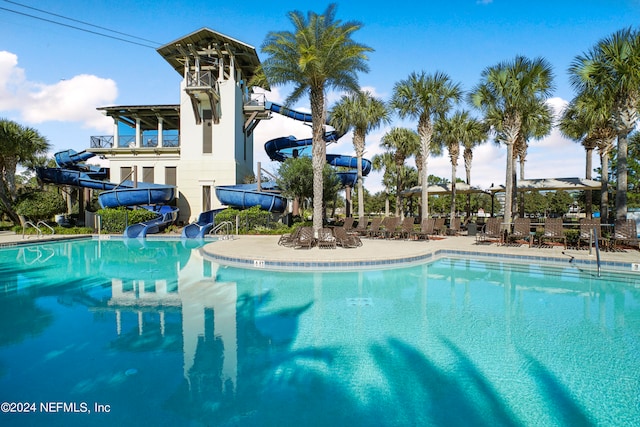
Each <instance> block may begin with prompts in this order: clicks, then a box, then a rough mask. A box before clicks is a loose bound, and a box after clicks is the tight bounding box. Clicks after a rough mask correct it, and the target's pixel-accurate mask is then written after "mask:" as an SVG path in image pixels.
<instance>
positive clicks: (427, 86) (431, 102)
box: [390, 72, 462, 216]
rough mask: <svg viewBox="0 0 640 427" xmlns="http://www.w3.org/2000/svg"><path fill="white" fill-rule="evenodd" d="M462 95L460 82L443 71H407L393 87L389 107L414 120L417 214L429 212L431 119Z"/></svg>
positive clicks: (439, 114) (442, 115)
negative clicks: (417, 160)
mask: <svg viewBox="0 0 640 427" xmlns="http://www.w3.org/2000/svg"><path fill="white" fill-rule="evenodd" d="M461 96H462V89H461V88H460V85H459V84H457V83H454V82H453V81H452V80H451V78H449V76H448V75H447V74H445V73H441V72H436V73H434V74H425V73H424V72H421V73H415V72H414V73H411V74H410V75H409V77H407V78H406V79H405V80H401V81H399V82H398V83H396V84H395V85H394V87H393V95H392V96H391V101H390V105H391V108H393V109H395V110H396V111H397V112H398V115H399V116H400V118H402V119H404V118H412V119H417V120H418V135H419V136H420V155H421V160H422V165H421V167H419V169H420V172H421V175H422V179H421V184H422V194H421V201H420V207H421V214H422V215H423V216H424V215H429V191H428V189H427V187H428V186H427V185H426V183H427V177H428V176H429V172H428V169H427V164H428V162H429V154H430V150H431V138H432V136H433V125H434V122H435V121H437V120H439V119H441V118H442V117H444V116H445V115H446V113H447V112H448V111H449V110H450V109H451V107H452V105H453V104H454V103H457V102H458V101H459V100H460V98H461Z"/></svg>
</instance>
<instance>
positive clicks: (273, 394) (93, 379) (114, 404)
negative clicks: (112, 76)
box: [0, 239, 640, 426]
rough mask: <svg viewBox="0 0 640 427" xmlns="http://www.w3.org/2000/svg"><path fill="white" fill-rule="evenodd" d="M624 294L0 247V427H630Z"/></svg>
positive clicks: (623, 289) (638, 286)
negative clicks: (532, 426)
mask: <svg viewBox="0 0 640 427" xmlns="http://www.w3.org/2000/svg"><path fill="white" fill-rule="evenodd" d="M213 244H215V243H213ZM639 282H640V280H639V278H638V276H637V275H635V276H625V275H621V274H612V273H606V274H603V277H601V278H597V277H594V275H593V274H592V273H591V272H581V271H580V270H579V269H578V268H575V267H572V266H568V267H565V268H559V267H542V266H539V265H517V264H509V263H501V262H484V261H478V260H472V259H464V258H442V259H438V260H436V261H434V262H430V263H425V264H422V265H412V266H407V267H404V268H395V269H387V270H364V271H347V272H312V273H301V272H296V273H287V272H273V271H264V270H250V269H241V268H236V267H226V266H222V265H218V264H216V263H215V262H211V261H209V260H207V259H206V258H205V257H204V256H203V254H202V251H201V250H200V248H198V247H192V248H190V247H184V246H183V243H182V242H181V241H179V240H156V239H150V240H147V241H145V242H139V241H137V240H130V241H125V240H121V239H116V240H91V239H87V240H81V241H75V242H58V243H51V244H44V245H39V246H35V245H33V246H18V247H14V248H7V249H2V250H0V318H1V319H2V322H1V324H2V326H3V327H2V328H0V402H9V404H10V405H9V406H5V405H4V404H3V409H2V410H3V413H0V424H1V425H29V424H31V425H65V426H67V425H87V424H91V425H167V426H176V425H220V426H227V425H229V426H231V425H240V426H245V425H246V426H283V425H287V426H294V425H295V426H301V425H305V426H324V425H335V426H341V425H350V426H352V425H353V426H355V425H357V426H381V425H386V426H396V425H403V426H404V425H498V424H502V425H589V424H593V425H637V424H638V420H640V398H639V393H638V390H640V373H639V369H638V367H639V366H640V283H639ZM5 410H8V411H9V412H4V411H5ZM19 410H20V411H23V412H24V411H25V410H28V411H30V413H18V412H17V411H19Z"/></svg>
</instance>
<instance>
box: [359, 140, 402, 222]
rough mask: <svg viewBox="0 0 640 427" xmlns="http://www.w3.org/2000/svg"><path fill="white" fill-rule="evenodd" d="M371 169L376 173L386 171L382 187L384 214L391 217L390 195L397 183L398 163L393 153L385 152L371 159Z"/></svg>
mask: <svg viewBox="0 0 640 427" xmlns="http://www.w3.org/2000/svg"><path fill="white" fill-rule="evenodd" d="M371 167H372V168H373V170H375V171H384V173H383V175H382V185H384V194H385V198H384V214H385V216H389V193H390V190H391V188H392V187H393V185H394V183H395V182H397V181H396V178H395V174H396V170H395V168H396V162H395V159H394V158H393V155H392V153H391V152H388V151H385V152H383V153H380V154H376V155H375V156H373V158H372V159H371ZM358 200H359V199H358Z"/></svg>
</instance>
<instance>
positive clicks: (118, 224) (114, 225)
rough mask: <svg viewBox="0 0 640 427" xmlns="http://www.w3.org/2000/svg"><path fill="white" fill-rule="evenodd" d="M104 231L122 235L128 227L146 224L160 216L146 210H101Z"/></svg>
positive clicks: (99, 212) (121, 208)
mask: <svg viewBox="0 0 640 427" xmlns="http://www.w3.org/2000/svg"><path fill="white" fill-rule="evenodd" d="M97 214H98V215H99V216H100V218H101V219H100V221H101V226H102V231H103V232H105V233H114V234H118V233H122V232H124V229H125V228H127V225H131V224H137V223H139V222H145V221H149V220H152V219H153V218H155V217H157V216H158V214H157V213H154V212H151V211H148V210H146V209H127V208H124V207H119V208H105V209H100V210H99V211H98V212H97Z"/></svg>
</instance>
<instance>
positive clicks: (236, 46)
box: [157, 28, 268, 89]
mask: <svg viewBox="0 0 640 427" xmlns="http://www.w3.org/2000/svg"><path fill="white" fill-rule="evenodd" d="M157 52H158V53H159V54H160V55H162V57H163V58H164V59H165V60H166V61H167V62H168V63H169V64H171V66H172V67H173V69H174V70H176V71H177V72H178V74H180V75H183V74H184V65H185V59H186V58H187V57H190V58H192V59H193V58H194V57H195V56H196V55H197V56H199V57H200V58H201V60H202V58H205V59H206V58H211V60H212V61H214V60H215V59H216V58H220V57H223V56H227V57H233V58H234V61H235V64H236V65H235V66H236V67H239V68H240V69H241V70H242V74H243V76H244V77H245V79H246V80H247V81H250V80H251V79H252V78H253V77H254V76H255V75H256V73H257V70H258V68H259V66H260V59H259V58H258V54H257V53H256V49H255V48H254V47H253V46H251V45H248V44H246V43H243V42H241V41H239V40H236V39H234V38H232V37H229V36H226V35H224V34H221V33H218V32H217V31H213V30H210V29H209V28H201V29H199V30H197V31H195V32H193V33H191V34H188V35H186V36H184V37H181V38H179V39H177V40H174V41H172V42H170V43H167V44H165V45H164V46H161V47H160V48H158V49H157ZM265 89H268V88H265Z"/></svg>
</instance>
